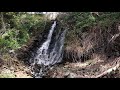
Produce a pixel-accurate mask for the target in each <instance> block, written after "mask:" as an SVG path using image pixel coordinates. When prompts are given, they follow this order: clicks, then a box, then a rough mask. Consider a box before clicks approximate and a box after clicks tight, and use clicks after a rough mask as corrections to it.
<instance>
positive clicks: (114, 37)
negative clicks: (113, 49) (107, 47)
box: [109, 33, 120, 43]
mask: <svg viewBox="0 0 120 90" xmlns="http://www.w3.org/2000/svg"><path fill="white" fill-rule="evenodd" d="M119 35H120V33H118V34H115V35H114V36H112V38H111V39H110V40H109V43H110V42H113V41H114V40H115V39H116V38H117V37H118V36H119Z"/></svg>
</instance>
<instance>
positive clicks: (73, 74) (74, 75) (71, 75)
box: [68, 73, 77, 78]
mask: <svg viewBox="0 0 120 90" xmlns="http://www.w3.org/2000/svg"><path fill="white" fill-rule="evenodd" d="M76 77H77V75H76V74H75V73H70V74H69V76H68V78H76Z"/></svg>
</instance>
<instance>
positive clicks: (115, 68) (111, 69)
mask: <svg viewBox="0 0 120 90" xmlns="http://www.w3.org/2000/svg"><path fill="white" fill-rule="evenodd" d="M119 66H120V64H119V63H118V64H117V65H116V66H114V67H112V68H110V69H108V70H107V71H105V72H103V73H102V74H100V75H98V76H96V77H95V78H100V77H102V76H104V75H106V74H108V73H111V72H112V71H116V70H117V69H118V68H119Z"/></svg>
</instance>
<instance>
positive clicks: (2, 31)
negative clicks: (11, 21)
mask: <svg viewBox="0 0 120 90" xmlns="http://www.w3.org/2000/svg"><path fill="white" fill-rule="evenodd" d="M1 22H2V29H1V32H0V34H3V33H4V32H5V31H6V25H5V22H4V15H3V12H1Z"/></svg>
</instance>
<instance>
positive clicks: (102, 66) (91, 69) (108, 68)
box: [47, 56, 120, 78]
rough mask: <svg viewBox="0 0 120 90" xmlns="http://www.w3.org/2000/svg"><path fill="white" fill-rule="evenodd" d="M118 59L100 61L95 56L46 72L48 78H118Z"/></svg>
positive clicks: (119, 75)
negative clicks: (91, 58)
mask: <svg viewBox="0 0 120 90" xmlns="http://www.w3.org/2000/svg"><path fill="white" fill-rule="evenodd" d="M119 64H120V58H116V59H112V58H111V59H108V60H101V59H99V57H98V56H97V57H96V58H94V59H93V60H89V61H86V62H84V63H80V62H77V63H70V62H66V63H65V64H61V65H59V66H56V67H54V68H53V69H51V70H50V71H49V72H48V75H47V76H48V78H120V67H119Z"/></svg>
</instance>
